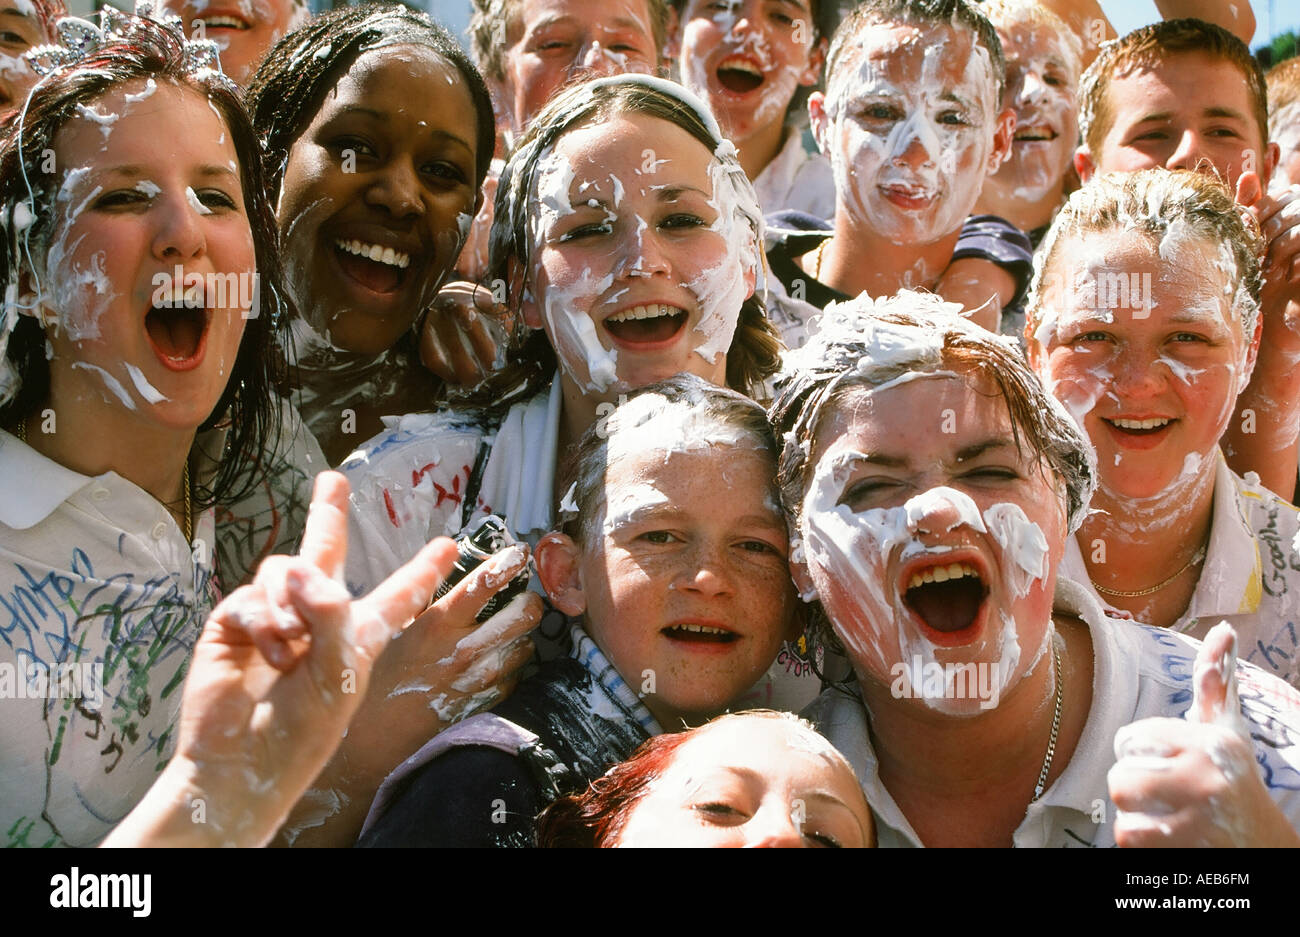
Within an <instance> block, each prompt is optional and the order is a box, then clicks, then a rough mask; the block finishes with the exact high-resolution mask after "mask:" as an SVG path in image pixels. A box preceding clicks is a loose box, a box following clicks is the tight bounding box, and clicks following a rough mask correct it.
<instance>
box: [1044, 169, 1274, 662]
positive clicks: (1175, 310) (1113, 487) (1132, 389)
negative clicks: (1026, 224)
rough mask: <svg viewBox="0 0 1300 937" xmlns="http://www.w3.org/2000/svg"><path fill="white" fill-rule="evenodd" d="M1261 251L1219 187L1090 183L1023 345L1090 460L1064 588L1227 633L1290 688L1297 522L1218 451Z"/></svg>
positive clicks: (1252, 323) (1061, 234) (1249, 342)
mask: <svg viewBox="0 0 1300 937" xmlns="http://www.w3.org/2000/svg"><path fill="white" fill-rule="evenodd" d="M1261 253H1262V241H1261V238H1260V235H1259V233H1258V230H1257V228H1256V227H1255V225H1254V223H1253V222H1252V221H1249V220H1247V219H1246V218H1245V217H1244V216H1243V215H1242V214H1241V213H1240V212H1239V211H1238V209H1237V207H1236V206H1235V205H1234V203H1233V200H1232V197H1231V196H1230V194H1229V193H1228V191H1227V189H1225V188H1224V187H1223V186H1222V185H1221V184H1220V183H1218V182H1217V181H1216V180H1214V179H1212V178H1210V177H1208V176H1203V175H1199V174H1195V173H1191V172H1186V171H1183V172H1169V171H1166V170H1148V171H1145V172H1139V173H1133V174H1129V175H1127V176H1125V175H1113V176H1105V177H1101V178H1098V179H1095V180H1093V181H1091V182H1089V184H1088V186H1087V187H1086V189H1084V190H1081V191H1079V192H1077V193H1075V195H1074V196H1072V197H1071V199H1070V201H1069V202H1068V203H1067V205H1066V207H1065V208H1064V209H1062V212H1061V215H1060V216H1059V217H1058V219H1057V222H1056V224H1054V225H1053V227H1052V230H1051V232H1050V233H1049V235H1048V237H1047V239H1046V240H1045V242H1044V250H1043V259H1042V263H1041V269H1040V270H1039V271H1038V273H1037V275H1036V278H1035V283H1036V290H1035V293H1034V296H1033V300H1032V306H1031V309H1032V311H1031V313H1030V323H1029V325H1028V328H1027V331H1026V335H1027V338H1028V340H1029V343H1030V354H1031V360H1032V361H1033V362H1034V364H1035V367H1036V368H1037V370H1038V372H1039V374H1040V375H1041V376H1042V378H1043V380H1044V382H1045V383H1046V384H1047V385H1048V387H1050V388H1051V390H1052V393H1053V394H1054V395H1055V396H1056V398H1057V399H1059V400H1060V401H1061V402H1062V403H1063V404H1064V405H1065V406H1066V408H1067V409H1068V410H1069V411H1070V412H1071V413H1072V414H1073V415H1074V417H1075V419H1076V420H1077V421H1078V423H1079V425H1080V426H1082V427H1083V429H1084V430H1085V431H1086V432H1087V434H1088V438H1089V439H1090V440H1091V441H1092V445H1093V447H1094V448H1095V449H1096V451H1097V465H1098V473H1099V478H1100V486H1099V488H1098V492H1097V495H1096V497H1095V498H1094V500H1093V505H1094V507H1095V508H1096V509H1097V510H1096V512H1095V513H1093V514H1091V515H1089V517H1088V519H1087V520H1086V521H1085V522H1084V524H1083V526H1082V527H1081V528H1080V530H1079V533H1078V534H1077V535H1076V537H1075V538H1074V540H1073V541H1072V546H1071V550H1070V552H1069V555H1068V557H1067V559H1066V566H1065V568H1066V570H1067V571H1068V574H1069V575H1070V576H1071V577H1072V578H1074V579H1076V580H1077V581H1078V582H1080V583H1084V584H1088V583H1091V585H1092V588H1093V589H1094V590H1095V592H1094V594H1095V595H1097V597H1098V599H1099V600H1100V601H1102V602H1104V603H1106V604H1108V605H1111V606H1113V607H1115V608H1118V609H1122V610H1124V611H1126V612H1128V613H1130V614H1132V615H1133V616H1134V617H1135V618H1137V619H1138V620H1139V621H1143V622H1146V623H1148V624H1153V625H1160V626H1162V627H1169V628H1173V629H1175V630H1177V631H1182V632H1185V633H1187V634H1190V635H1193V636H1194V637H1201V636H1203V635H1204V634H1205V633H1206V632H1207V631H1208V630H1209V628H1210V626H1211V625H1213V624H1214V623H1216V622H1218V621H1219V620H1221V619H1226V620H1227V621H1229V622H1230V623H1231V624H1233V625H1234V626H1235V627H1236V628H1237V630H1238V633H1239V634H1240V637H1241V653H1242V656H1243V657H1245V658H1246V659H1247V660H1249V661H1251V663H1254V664H1257V665H1258V666H1260V667H1262V668H1264V669H1266V670H1271V671H1273V672H1274V673H1276V674H1277V675H1278V676H1279V677H1281V678H1282V679H1284V680H1288V681H1290V682H1292V683H1297V682H1300V668H1298V667H1297V664H1296V661H1297V656H1298V655H1300V646H1298V645H1297V641H1296V638H1295V636H1294V634H1293V633H1292V632H1293V630H1294V629H1293V626H1292V625H1291V624H1290V622H1292V621H1294V619H1295V616H1296V612H1297V610H1298V609H1300V572H1298V570H1300V553H1297V551H1296V545H1295V543H1294V542H1293V541H1294V540H1295V537H1296V533H1297V531H1300V518H1298V517H1297V514H1296V509H1295V508H1294V507H1292V506H1291V505H1289V504H1287V503H1285V502H1284V501H1282V500H1281V499H1280V498H1278V497H1276V496H1274V495H1273V494H1271V493H1269V492H1268V491H1267V490H1266V489H1264V488H1263V487H1261V486H1260V485H1259V483H1258V479H1257V478H1252V477H1247V478H1246V479H1243V478H1241V477H1240V476H1238V475H1236V474H1234V473H1233V472H1232V471H1231V470H1230V469H1229V468H1228V466H1227V464H1226V462H1225V461H1224V458H1223V455H1222V453H1221V452H1220V450H1219V440H1220V438H1221V437H1222V436H1223V433H1224V431H1225V429H1226V428H1227V427H1228V424H1229V422H1230V421H1231V420H1232V419H1233V414H1234V413H1235V412H1236V402H1237V396H1238V395H1239V394H1240V393H1241V392H1242V390H1243V389H1244V388H1245V387H1246V384H1247V382H1248V381H1249V380H1250V375H1251V369H1252V368H1253V366H1254V363H1255V356H1256V354H1257V351H1258V347H1259V341H1260V332H1261V329H1262V324H1261V321H1260V320H1261V316H1260V314H1259V295H1260V274H1259V257H1260V255H1261ZM1247 412H1249V411H1247ZM1242 418H1244V419H1250V417H1249V416H1244V417H1242Z"/></svg>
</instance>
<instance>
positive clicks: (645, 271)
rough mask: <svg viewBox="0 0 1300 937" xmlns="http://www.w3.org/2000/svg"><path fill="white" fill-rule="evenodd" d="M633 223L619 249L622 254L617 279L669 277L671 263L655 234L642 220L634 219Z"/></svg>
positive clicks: (671, 267)
mask: <svg viewBox="0 0 1300 937" xmlns="http://www.w3.org/2000/svg"><path fill="white" fill-rule="evenodd" d="M635 222H636V223H635V224H634V225H632V226H631V228H632V230H630V231H629V232H628V235H627V237H625V238H624V239H623V242H622V244H621V245H620V248H619V250H620V253H621V254H622V258H621V260H620V263H619V267H618V275H619V277H620V278H633V277H653V276H655V275H656V274H663V275H664V276H669V275H671V273H672V269H673V265H672V261H671V259H670V258H669V254H668V251H667V250H666V248H665V246H664V244H662V243H661V241H660V239H659V236H658V235H657V233H656V232H655V231H653V230H651V229H650V226H649V225H648V224H647V223H646V220H645V219H644V218H636V219H635Z"/></svg>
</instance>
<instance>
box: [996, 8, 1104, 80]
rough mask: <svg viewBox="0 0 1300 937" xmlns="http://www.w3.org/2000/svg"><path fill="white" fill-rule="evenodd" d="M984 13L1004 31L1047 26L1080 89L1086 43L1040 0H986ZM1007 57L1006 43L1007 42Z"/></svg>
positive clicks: (1004, 47) (1004, 52)
mask: <svg viewBox="0 0 1300 937" xmlns="http://www.w3.org/2000/svg"><path fill="white" fill-rule="evenodd" d="M980 12H981V13H983V14H984V15H985V16H986V17H988V20H989V22H990V23H992V24H993V27H994V28H995V29H997V30H1000V31H1006V30H1009V29H1010V28H1011V27H1013V26H1030V27H1033V26H1044V27H1046V28H1047V29H1048V30H1049V31H1051V33H1052V34H1053V35H1054V36H1055V37H1056V38H1057V39H1058V40H1059V41H1060V43H1061V49H1062V50H1063V51H1064V52H1065V56H1066V62H1065V64H1066V65H1067V66H1068V67H1069V68H1070V69H1071V75H1072V77H1073V79H1074V83H1075V85H1076V86H1077V85H1078V83H1079V78H1080V76H1081V74H1082V73H1083V43H1082V42H1081V41H1080V40H1079V37H1078V36H1076V35H1075V33H1074V30H1072V29H1071V28H1070V27H1069V26H1068V25H1067V24H1066V22H1065V20H1063V19H1061V18H1060V17H1059V16H1057V15H1056V14H1055V13H1054V12H1052V11H1051V10H1050V9H1048V8H1047V7H1045V6H1043V5H1042V4H1040V3H1038V2H1037V0H985V2H984V3H982V4H980ZM1002 52H1003V55H1005V54H1006V44H1005V43H1003V47H1002Z"/></svg>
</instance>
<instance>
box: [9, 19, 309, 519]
mask: <svg viewBox="0 0 1300 937" xmlns="http://www.w3.org/2000/svg"><path fill="white" fill-rule="evenodd" d="M118 16H119V17H120V18H121V22H124V23H125V24H126V26H125V28H124V32H125V35H121V36H114V38H112V39H110V41H109V42H107V43H106V44H105V45H103V46H102V47H100V48H99V49H97V50H95V51H93V52H92V53H90V54H89V55H87V56H86V57H85V58H83V59H81V60H80V61H77V62H75V63H73V64H70V65H66V66H64V67H62V68H59V69H58V70H56V71H54V72H52V73H51V74H49V75H48V76H46V77H45V78H42V79H41V80H40V81H39V82H38V83H37V85H36V86H35V88H34V89H33V91H32V94H31V97H30V98H29V99H28V104H27V107H26V108H24V109H21V110H19V111H17V112H15V113H13V114H11V115H10V116H9V117H8V118H7V120H6V121H5V123H4V124H3V125H2V126H0V219H3V221H4V222H5V223H4V225H3V239H4V240H3V249H0V281H3V282H4V284H5V285H6V290H7V293H6V303H5V307H6V308H5V310H4V312H5V315H6V316H9V315H15V316H16V320H17V321H16V322H15V323H14V327H13V332H12V334H11V335H10V336H9V342H8V345H7V348H6V350H5V354H6V358H7V361H6V364H7V365H8V366H10V367H12V369H13V371H14V372H16V375H17V386H16V387H13V386H10V387H8V388H0V400H3V403H2V404H0V423H3V424H5V425H7V426H12V425H14V424H16V423H17V422H18V421H19V420H21V419H25V418H27V417H28V416H30V415H31V414H32V413H33V412H34V411H35V410H36V409H37V408H38V407H40V406H41V405H42V404H43V403H45V401H46V400H47V399H48V397H49V392H50V369H49V363H48V361H47V359H46V352H45V346H46V341H45V333H44V331H43V330H42V328H41V326H40V323H39V322H38V321H37V319H36V318H35V317H33V316H29V315H23V314H18V313H17V309H16V308H15V307H14V306H12V305H11V300H10V297H11V296H12V297H16V296H20V295H21V294H22V292H23V287H24V285H25V284H24V283H23V280H24V279H25V278H28V277H32V278H35V276H36V275H37V274H38V272H39V267H38V265H39V266H43V264H44V262H45V261H44V258H45V255H46V253H47V250H48V246H49V244H50V241H51V239H52V238H53V236H54V235H55V228H56V226H57V217H56V212H55V198H56V195H57V193H58V190H59V178H60V176H59V174H57V173H47V172H44V171H42V166H43V163H44V160H45V153H46V151H47V150H48V151H52V150H53V148H54V143H55V138H56V137H57V135H58V132H59V130H60V129H61V128H62V127H63V126H64V125H65V124H66V123H67V122H68V121H69V120H71V119H72V118H74V117H76V116H77V113H78V108H80V107H83V106H87V105H90V104H93V103H94V102H95V101H97V100H99V99H100V98H102V97H103V96H104V95H105V94H107V93H109V92H110V91H112V90H113V89H114V88H116V87H118V86H120V85H122V84H125V83H128V82H132V81H137V80H146V79H153V80H154V81H155V82H158V83H163V82H166V83H167V84H170V85H173V86H176V87H180V88H187V89H190V90H192V91H194V92H195V93H196V94H199V95H202V96H203V97H205V98H206V99H207V100H208V101H209V103H210V104H211V105H212V106H213V107H214V108H215V109H216V110H217V112H218V113H219V114H220V116H221V119H222V121H224V123H225V124H226V127H227V129H228V130H229V132H230V137H231V142H232V143H233V144H234V147H235V153H236V156H237V157H238V159H239V164H240V185H241V189H242V192H243V198H244V206H245V210H246V212H247V215H248V224H249V228H250V229H251V232H252V240H253V250H254V256H255V259H256V264H257V275H258V306H257V309H256V312H257V314H256V315H253V316H252V317H251V318H249V319H248V320H247V322H246V325H245V328H244V335H243V338H242V340H241V341H240V345H239V352H238V354H237V356H236V358H235V364H234V367H233V368H232V369H231V374H230V379H229V381H228V382H227V384H226V388H225V391H224V392H223V393H222V395H221V399H220V400H219V401H218V402H217V405H216V407H215V408H214V409H213V411H212V413H211V415H209V416H208V418H207V419H206V420H205V421H204V422H203V424H202V426H200V427H199V431H200V432H203V431H205V430H209V429H213V428H214V427H217V426H219V425H226V426H228V430H227V435H226V444H225V452H224V455H221V457H220V459H219V462H218V465H217V467H216V472H215V475H214V477H213V478H212V480H211V482H210V483H205V482H203V481H201V480H197V479H196V484H195V497H196V500H197V502H198V504H199V506H201V507H208V506H211V505H213V504H216V503H219V502H230V501H233V500H237V499H238V498H240V497H242V496H243V495H244V494H246V493H247V492H248V491H249V490H251V489H252V487H253V486H254V485H256V484H257V482H258V478H257V477H256V473H255V472H253V471H250V469H249V466H250V465H251V464H253V463H255V462H256V461H257V459H258V455H259V453H262V452H264V451H270V449H271V448H273V447H274V445H275V441H274V436H275V433H276V430H275V427H276V426H278V425H279V424H278V419H277V417H276V415H275V410H274V398H273V394H274V393H275V391H276V390H283V389H285V388H286V387H287V385H286V383H285V377H286V376H285V373H284V364H283V362H284V353H283V351H282V349H281V345H282V344H283V340H284V333H283V332H282V331H281V329H282V328H283V326H284V325H285V323H286V320H287V319H288V315H287V313H288V312H289V311H290V310H291V308H292V307H291V305H290V303H289V300H288V298H287V297H288V293H287V292H286V290H285V287H284V278H283V273H282V271H281V267H280V259H279V254H278V253H277V250H276V243H277V238H276V227H275V218H274V215H273V214H272V211H271V206H270V204H269V202H268V201H267V199H266V187H265V185H264V184H263V179H262V166H261V159H260V156H261V151H260V149H259V147H258V143H257V137H256V135H255V134H254V132H253V127H252V123H251V122H250V121H249V118H248V112H247V111H246V110H245V109H244V105H243V102H242V101H241V100H240V97H239V91H238V89H237V88H236V87H235V85H234V84H233V83H232V82H231V81H230V80H229V79H227V78H226V77H225V76H224V75H222V74H221V73H220V72H219V71H217V70H213V69H203V70H197V71H196V70H194V69H193V68H192V67H191V64H192V63H191V62H190V60H189V56H188V54H187V51H186V47H185V45H184V44H183V43H184V37H183V36H182V35H181V34H180V32H179V31H176V30H173V29H172V28H171V27H168V26H165V25H162V24H160V23H157V22H155V21H153V20H151V19H144V18H140V17H136V16H131V15H129V14H118ZM16 213H17V214H16ZM24 213H25V214H26V215H27V216H28V217H27V220H28V222H29V223H26V224H19V223H17V221H16V219H17V218H18V217H20V216H21V215H22V214H24ZM2 332H3V330H2V329H0V334H2ZM6 391H7V393H6ZM196 446H197V443H196ZM197 451H198V450H197V448H196V452H197ZM203 474H204V473H199V475H200V476H202V475H203Z"/></svg>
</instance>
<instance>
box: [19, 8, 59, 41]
mask: <svg viewBox="0 0 1300 937" xmlns="http://www.w3.org/2000/svg"><path fill="white" fill-rule="evenodd" d="M28 2H29V3H31V5H32V8H33V9H34V10H35V11H36V25H38V26H40V27H41V32H43V33H44V34H45V41H46V42H53V41H54V39H55V32H54V27H55V25H56V24H57V23H58V22H59V20H60V19H61V18H62V17H65V16H67V15H68V8H67V6H65V5H64V3H63V0H28Z"/></svg>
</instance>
